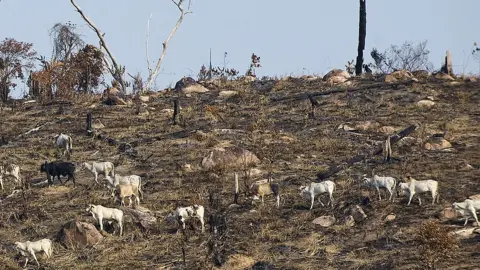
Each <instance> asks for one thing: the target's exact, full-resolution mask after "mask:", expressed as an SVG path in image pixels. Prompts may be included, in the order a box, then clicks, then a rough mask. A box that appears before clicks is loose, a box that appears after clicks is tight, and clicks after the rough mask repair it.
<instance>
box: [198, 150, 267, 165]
mask: <svg viewBox="0 0 480 270" xmlns="http://www.w3.org/2000/svg"><path fill="white" fill-rule="evenodd" d="M259 163H260V159H258V157H257V156H256V155H255V154H254V153H252V152H250V151H248V150H246V149H243V148H241V147H238V146H229V147H215V148H213V149H212V150H210V153H209V155H208V156H206V157H204V158H203V159H202V167H203V168H204V169H207V170H208V169H213V168H244V166H249V165H257V164H259Z"/></svg>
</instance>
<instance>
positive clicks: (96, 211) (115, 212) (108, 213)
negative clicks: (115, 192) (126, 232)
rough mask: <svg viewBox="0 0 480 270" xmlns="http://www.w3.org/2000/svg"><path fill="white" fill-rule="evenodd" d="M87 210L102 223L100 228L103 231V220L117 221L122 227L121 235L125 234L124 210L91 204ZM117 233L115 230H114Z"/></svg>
mask: <svg viewBox="0 0 480 270" xmlns="http://www.w3.org/2000/svg"><path fill="white" fill-rule="evenodd" d="M86 211H87V212H88V213H90V214H92V216H93V218H94V219H95V220H97V221H98V223H100V230H101V231H103V220H108V221H110V222H111V221H116V222H117V223H118V226H119V227H120V236H122V235H123V211H122V210H120V209H116V208H108V207H104V206H102V205H94V204H89V205H88V206H87V209H86ZM114 233H115V232H114Z"/></svg>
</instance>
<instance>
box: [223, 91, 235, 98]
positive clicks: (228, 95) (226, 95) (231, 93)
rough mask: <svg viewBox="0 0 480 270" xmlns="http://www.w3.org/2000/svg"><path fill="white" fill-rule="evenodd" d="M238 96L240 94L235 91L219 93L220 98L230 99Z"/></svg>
mask: <svg viewBox="0 0 480 270" xmlns="http://www.w3.org/2000/svg"><path fill="white" fill-rule="evenodd" d="M236 95H238V92H237V91H233V90H225V91H220V93H218V96H219V97H220V98H229V97H233V96H236Z"/></svg>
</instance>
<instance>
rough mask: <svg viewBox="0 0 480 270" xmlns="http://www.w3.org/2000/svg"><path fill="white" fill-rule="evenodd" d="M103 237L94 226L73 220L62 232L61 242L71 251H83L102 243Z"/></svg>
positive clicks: (64, 226)
mask: <svg viewBox="0 0 480 270" xmlns="http://www.w3.org/2000/svg"><path fill="white" fill-rule="evenodd" d="M102 239H103V235H102V234H100V232H99V231H98V230H97V228H95V226H93V224H90V223H86V222H81V221H77V220H71V221H69V222H68V223H66V224H65V225H63V228H62V230H61V231H60V239H59V240H60V242H61V243H62V244H63V245H64V246H65V247H67V248H69V249H83V248H86V247H91V246H94V245H96V244H97V243H99V242H100V241H102Z"/></svg>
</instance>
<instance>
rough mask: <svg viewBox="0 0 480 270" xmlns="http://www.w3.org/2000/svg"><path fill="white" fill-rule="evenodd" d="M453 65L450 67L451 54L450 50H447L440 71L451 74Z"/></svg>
mask: <svg viewBox="0 0 480 270" xmlns="http://www.w3.org/2000/svg"><path fill="white" fill-rule="evenodd" d="M452 69H453V67H452V55H451V53H450V50H448V51H447V54H446V55H445V64H444V65H442V69H441V70H442V72H443V73H447V74H448V75H452V74H453V70H452Z"/></svg>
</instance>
